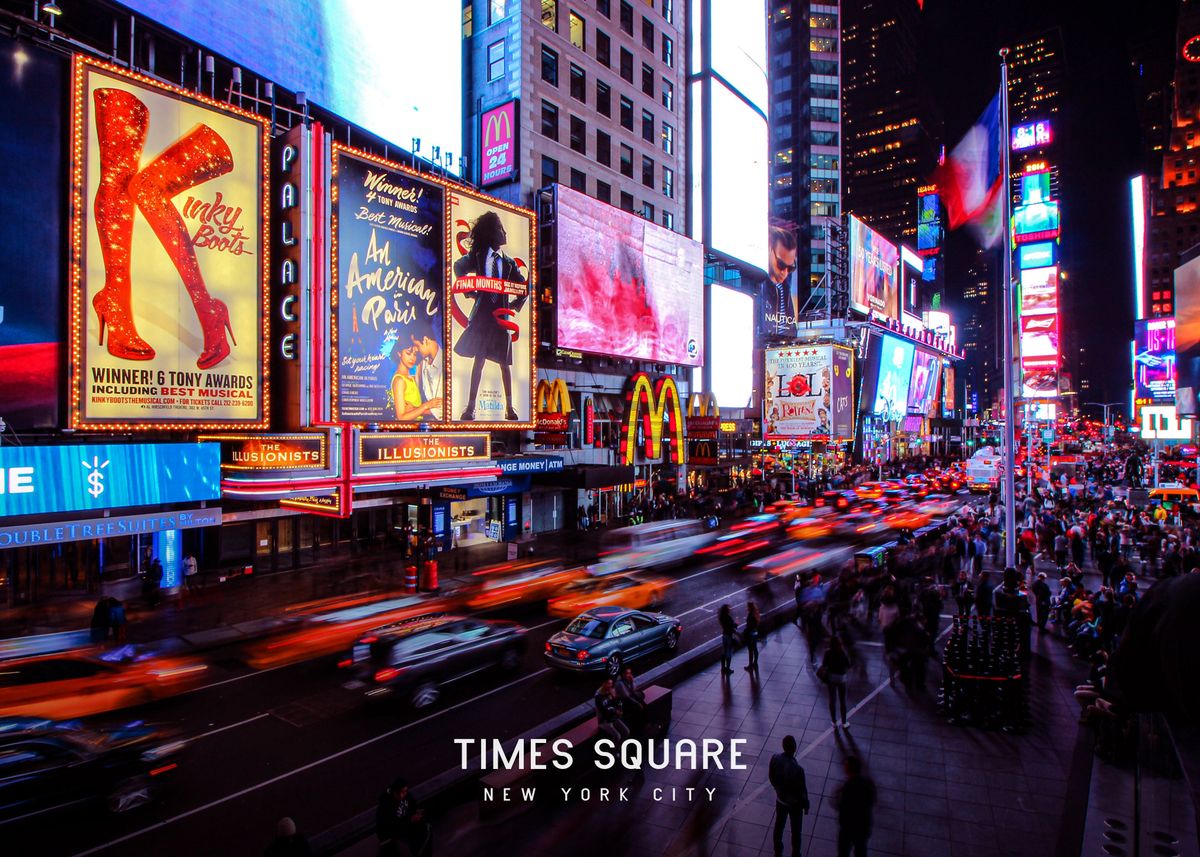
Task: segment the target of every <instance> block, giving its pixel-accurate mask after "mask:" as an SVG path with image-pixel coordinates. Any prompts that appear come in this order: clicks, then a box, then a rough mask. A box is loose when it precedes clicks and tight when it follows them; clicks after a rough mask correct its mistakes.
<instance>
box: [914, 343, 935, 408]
mask: <svg viewBox="0 0 1200 857" xmlns="http://www.w3.org/2000/svg"><path fill="white" fill-rule="evenodd" d="M941 372H942V361H941V359H940V358H939V357H938V356H937V355H936V354H932V353H930V352H928V351H921V350H920V349H918V350H917V351H916V352H915V353H914V354H913V368H912V379H911V380H910V381H909V384H908V412H909V413H910V414H922V415H928V414H929V411H930V409H931V408H932V407H933V405H934V403H935V402H936V400H937V391H938V382H939V381H940V380H941Z"/></svg>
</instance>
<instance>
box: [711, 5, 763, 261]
mask: <svg viewBox="0 0 1200 857" xmlns="http://www.w3.org/2000/svg"><path fill="white" fill-rule="evenodd" d="M747 17H748V16H747ZM711 90H712V112H711V122H712V127H711V131H712V152H711V154H710V159H709V170H710V172H711V196H710V197H709V200H708V205H707V209H708V216H709V218H710V220H711V224H712V226H711V240H710V242H709V243H710V244H711V246H712V249H714V250H716V251H717V252H718V253H723V254H725V255H726V256H730V257H732V258H734V259H737V260H738V261H740V262H744V263H746V264H747V265H752V266H754V267H755V268H761V269H763V270H766V265H767V215H768V203H769V200H768V193H769V179H768V175H767V157H768V149H769V146H768V142H767V120H766V119H765V118H763V116H762V114H760V113H759V112H758V111H756V110H755V109H754V108H753V107H751V106H750V105H749V104H747V103H746V102H745V101H743V100H742V99H741V98H738V97H737V96H736V95H734V94H733V93H732V92H730V91H729V90H728V89H726V88H725V87H724V86H722V85H721V83H720V81H718V80H713V81H712V83H711Z"/></svg>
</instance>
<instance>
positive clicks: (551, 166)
mask: <svg viewBox="0 0 1200 857" xmlns="http://www.w3.org/2000/svg"><path fill="white" fill-rule="evenodd" d="M556 181H558V161H556V160H554V158H548V157H546V156H545V155H542V186H543V187H545V186H546V185H548V184H554V183H555V182H556Z"/></svg>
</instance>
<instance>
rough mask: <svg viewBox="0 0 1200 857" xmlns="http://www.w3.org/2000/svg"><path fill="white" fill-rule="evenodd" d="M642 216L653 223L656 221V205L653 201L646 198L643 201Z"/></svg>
mask: <svg viewBox="0 0 1200 857" xmlns="http://www.w3.org/2000/svg"><path fill="white" fill-rule="evenodd" d="M642 217H644V218H646V219H647V220H649V221H650V222H651V223H653V222H654V205H653V203H649V202H646V201H645V200H643V201H642Z"/></svg>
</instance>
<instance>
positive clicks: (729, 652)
mask: <svg viewBox="0 0 1200 857" xmlns="http://www.w3.org/2000/svg"><path fill="white" fill-rule="evenodd" d="M717 622H718V623H719V624H720V626H721V672H722V673H724V674H725V675H729V674H730V673H731V672H733V644H734V640H735V639H736V638H737V621H736V620H735V619H734V618H733V611H732V610H730V609H729V605H728V604H722V605H721V609H720V611H719V612H718V613H717Z"/></svg>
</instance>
